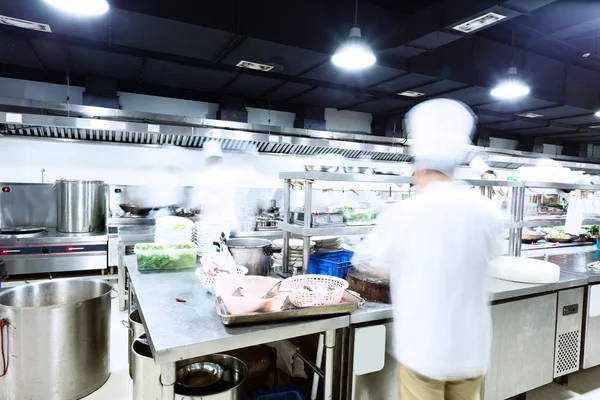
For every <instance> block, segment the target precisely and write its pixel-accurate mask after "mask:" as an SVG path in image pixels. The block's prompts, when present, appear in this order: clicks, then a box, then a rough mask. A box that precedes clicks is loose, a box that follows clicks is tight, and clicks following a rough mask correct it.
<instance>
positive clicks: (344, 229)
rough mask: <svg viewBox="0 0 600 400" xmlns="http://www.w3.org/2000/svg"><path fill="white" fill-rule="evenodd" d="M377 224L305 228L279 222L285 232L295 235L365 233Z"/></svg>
mask: <svg viewBox="0 0 600 400" xmlns="http://www.w3.org/2000/svg"><path fill="white" fill-rule="evenodd" d="M374 227H375V225H360V226H336V227H331V228H305V227H303V226H300V225H294V224H286V223H283V222H280V223H279V228H280V229H281V230H282V231H284V232H289V233H291V234H293V235H297V236H303V237H312V236H329V235H364V234H366V233H369V232H370V231H371V230H372V229H373V228H374Z"/></svg>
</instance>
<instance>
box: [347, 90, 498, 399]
mask: <svg viewBox="0 0 600 400" xmlns="http://www.w3.org/2000/svg"><path fill="white" fill-rule="evenodd" d="M406 118H407V119H406V127H407V130H408V133H409V137H410V138H411V139H413V144H412V145H411V152H412V155H413V157H414V162H415V184H416V186H417V187H418V188H419V191H418V193H417V194H415V196H413V197H411V198H409V199H407V200H404V201H401V202H400V203H398V204H396V205H394V206H393V208H390V209H387V210H385V212H384V213H382V215H383V216H384V217H383V218H379V219H378V222H379V224H382V225H380V226H378V227H377V228H375V229H374V230H373V231H372V233H371V234H370V235H369V237H367V238H366V239H365V241H364V242H363V244H362V245H361V246H359V248H358V249H356V253H355V257H354V259H353V263H354V264H355V266H357V268H358V269H359V270H360V269H362V270H363V271H365V272H372V273H376V274H379V275H384V274H386V273H389V276H390V283H391V292H392V302H393V304H394V339H395V340H394V349H395V356H396V358H397V360H398V362H399V364H400V367H399V382H400V398H401V399H402V400H475V399H479V396H480V392H481V387H482V381H483V376H484V375H485V373H486V371H487V368H488V362H489V354H490V345H491V317H490V309H489V304H488V293H487V290H486V288H485V279H486V269H487V267H488V263H489V261H490V260H491V259H492V258H493V257H494V256H496V255H497V254H500V252H501V250H500V246H499V241H498V238H499V236H500V234H501V232H502V228H503V224H502V221H501V218H500V214H499V211H498V210H497V208H496V207H495V206H494V205H493V204H492V202H491V201H490V200H489V199H487V198H485V197H484V196H481V195H479V194H478V193H474V192H473V191H472V190H470V188H469V187H468V186H466V185H465V184H462V183H459V182H455V181H453V180H452V176H453V172H454V169H455V167H456V166H458V165H459V164H460V162H461V161H462V160H463V159H464V156H465V155H466V149H465V147H466V145H467V144H468V143H470V135H471V133H472V131H473V129H474V123H475V117H474V115H473V113H472V112H471V110H470V109H469V108H468V107H467V106H466V105H464V104H462V103H460V102H457V101H454V100H448V99H435V100H430V101H426V102H423V103H421V104H419V105H417V106H415V107H414V108H413V109H412V110H411V111H410V112H409V113H408V114H407V117H406ZM431 237H435V238H436V240H435V243H432V242H431V241H430V240H426V238H431Z"/></svg>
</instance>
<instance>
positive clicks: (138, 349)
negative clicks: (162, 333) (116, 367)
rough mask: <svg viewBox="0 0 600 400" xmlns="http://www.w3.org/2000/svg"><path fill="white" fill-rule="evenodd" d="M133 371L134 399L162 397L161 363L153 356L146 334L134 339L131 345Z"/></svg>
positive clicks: (142, 399) (145, 399)
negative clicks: (158, 363)
mask: <svg viewBox="0 0 600 400" xmlns="http://www.w3.org/2000/svg"><path fill="white" fill-rule="evenodd" d="M131 354H132V363H133V366H132V371H133V400H147V399H160V398H161V396H162V394H161V391H162V385H161V384H160V365H156V363H155V362H154V358H153V357H152V349H151V348H150V345H149V344H148V339H146V335H145V334H144V335H142V336H140V337H139V338H137V339H135V340H134V341H133V344H132V345H131Z"/></svg>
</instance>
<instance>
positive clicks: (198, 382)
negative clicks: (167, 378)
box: [176, 361, 223, 392]
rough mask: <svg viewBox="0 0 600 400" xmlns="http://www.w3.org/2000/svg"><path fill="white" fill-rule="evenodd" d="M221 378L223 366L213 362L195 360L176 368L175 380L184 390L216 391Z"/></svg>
mask: <svg viewBox="0 0 600 400" xmlns="http://www.w3.org/2000/svg"><path fill="white" fill-rule="evenodd" d="M222 379H223V367H222V366H220V365H219V364H216V363H214V362H207V361H206V362H196V363H193V364H189V365H186V366H185V367H183V368H180V369H178V370H177V376H176V382H177V386H178V387H179V388H180V389H183V390H184V391H186V392H195V391H197V390H201V391H203V392H208V391H218V390H219V389H220V384H219V382H220V381H221V380H222Z"/></svg>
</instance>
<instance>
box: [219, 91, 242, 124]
mask: <svg viewBox="0 0 600 400" xmlns="http://www.w3.org/2000/svg"><path fill="white" fill-rule="evenodd" d="M217 119H218V120H221V121H233V122H248V110H247V109H246V100H244V99H243V98H242V97H239V96H229V95H225V96H221V97H220V98H219V110H218V111H217Z"/></svg>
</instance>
